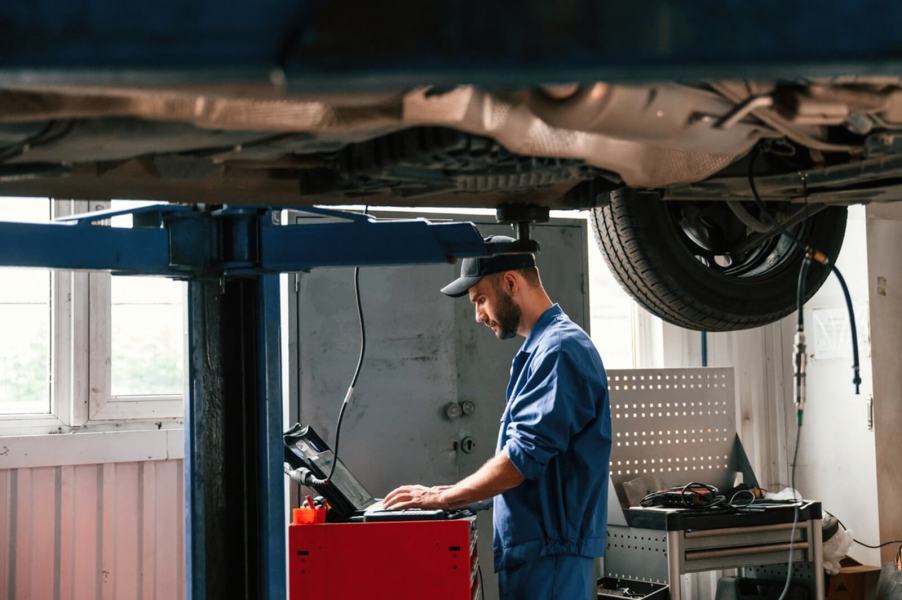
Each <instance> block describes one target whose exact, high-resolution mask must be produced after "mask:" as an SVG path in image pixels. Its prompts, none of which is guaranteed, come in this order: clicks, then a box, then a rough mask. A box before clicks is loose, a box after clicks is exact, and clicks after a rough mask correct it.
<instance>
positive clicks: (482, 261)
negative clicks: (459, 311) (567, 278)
mask: <svg viewBox="0 0 902 600" xmlns="http://www.w3.org/2000/svg"><path fill="white" fill-rule="evenodd" d="M485 241H486V243H488V244H492V243H496V244H497V243H512V242H515V241H516V240H515V239H514V238H512V237H508V236H506V235H493V236H489V237H487V238H485ZM534 266H536V259H535V257H534V256H533V255H532V254H529V253H525V252H524V253H519V254H498V255H496V256H489V257H486V258H465V259H463V260H462V261H461V263H460V277H458V278H457V279H455V280H454V281H452V282H451V283H449V284H448V285H446V286H445V287H443V288H442V293H443V294H445V295H446V296H451V297H452V298H459V297H460V296H463V295H464V294H466V293H467V291H469V289H470V288H471V287H473V286H474V285H476V284H477V283H478V282H479V280H480V279H482V278H483V277H485V276H486V275H491V274H492V273H503V272H504V271H515V270H517V269H527V268H529V267H534Z"/></svg>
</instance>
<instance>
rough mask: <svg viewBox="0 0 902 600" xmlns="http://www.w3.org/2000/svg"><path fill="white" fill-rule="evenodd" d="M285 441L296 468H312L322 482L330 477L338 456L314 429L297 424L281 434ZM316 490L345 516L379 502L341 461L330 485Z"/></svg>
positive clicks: (286, 455) (318, 487) (292, 464)
mask: <svg viewBox="0 0 902 600" xmlns="http://www.w3.org/2000/svg"><path fill="white" fill-rule="evenodd" d="M282 439H283V440H284V442H285V459H286V461H288V463H289V464H290V465H291V466H292V467H293V468H295V469H297V468H301V467H305V468H307V469H310V471H311V472H312V473H313V474H314V476H315V477H317V478H319V479H325V478H326V477H327V476H328V475H329V471H330V470H331V469H332V461H333V459H334V457H335V455H334V453H333V452H332V449H331V448H330V447H329V446H328V445H327V444H326V442H325V441H323V439H322V438H321V437H319V435H317V433H316V432H315V431H314V430H313V428H312V427H310V426H309V425H308V426H303V425H301V424H300V423H297V424H295V425H294V426H293V427H292V428H291V429H289V430H288V431H286V432H285V433H284V434H283V435H282ZM316 491H317V492H319V493H320V494H322V495H323V497H324V498H325V499H326V500H328V502H329V504H331V505H332V508H333V509H334V510H336V511H337V512H338V513H339V514H340V515H342V516H345V517H350V516H351V513H354V512H359V511H362V510H364V509H365V508H366V507H368V506H369V505H371V504H373V503H374V502H375V501H376V500H375V498H374V497H373V495H372V494H371V493H370V492H369V491H368V490H367V489H366V488H365V487H363V484H362V483H360V481H358V480H357V478H356V477H354V475H352V474H351V472H350V471H349V470H348V469H347V467H345V465H344V463H343V462H342V461H341V459H340V458H339V459H338V464H337V465H335V472H334V473H333V474H332V478H331V479H330V481H329V483H328V484H326V485H322V486H317V487H316Z"/></svg>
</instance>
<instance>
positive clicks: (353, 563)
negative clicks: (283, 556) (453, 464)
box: [288, 517, 480, 600]
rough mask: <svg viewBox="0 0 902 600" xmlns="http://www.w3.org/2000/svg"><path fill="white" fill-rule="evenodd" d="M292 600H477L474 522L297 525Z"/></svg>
mask: <svg viewBox="0 0 902 600" xmlns="http://www.w3.org/2000/svg"><path fill="white" fill-rule="evenodd" d="M288 549H289V556H288V573H289V596H288V597H289V599H290V600H357V599H360V600H363V599H366V600H383V599H384V600H423V599H424V598H428V599H429V600H474V599H476V598H479V591H480V590H479V585H480V581H479V579H480V578H479V577H478V576H477V555H476V519H475V517H469V518H463V519H450V520H436V521H386V522H369V523H321V524H292V525H291V526H289V528H288Z"/></svg>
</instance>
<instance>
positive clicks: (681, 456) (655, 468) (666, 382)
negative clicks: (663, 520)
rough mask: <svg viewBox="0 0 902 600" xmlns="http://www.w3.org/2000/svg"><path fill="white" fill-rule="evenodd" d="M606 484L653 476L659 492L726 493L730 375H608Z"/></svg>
mask: <svg viewBox="0 0 902 600" xmlns="http://www.w3.org/2000/svg"><path fill="white" fill-rule="evenodd" d="M608 386H609V393H610V402H611V419H612V424H613V435H614V439H613V447H612V449H611V481H612V482H613V484H614V487H615V489H616V491H617V495H618V497H619V498H620V500H621V503H623V501H624V499H625V497H624V495H623V487H622V484H623V482H624V481H629V480H632V479H635V478H637V477H640V476H641V475H653V476H655V477H657V478H658V479H660V480H661V482H662V484H663V485H664V486H676V485H684V484H686V483H688V482H690V481H699V482H703V483H709V484H712V485H715V486H717V487H719V488H721V489H726V488H729V487H731V485H732V479H733V470H734V469H736V468H737V467H736V465H733V464H731V463H732V462H733V461H732V460H731V457H732V456H733V446H734V442H735V439H736V417H735V411H736V409H735V406H736V403H735V393H734V387H733V369H732V368H703V369H643V370H612V371H608Z"/></svg>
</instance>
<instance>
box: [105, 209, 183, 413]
mask: <svg viewBox="0 0 902 600" xmlns="http://www.w3.org/2000/svg"><path fill="white" fill-rule="evenodd" d="M148 204H154V203H152V202H129V201H123V200H114V201H113V202H112V204H111V206H110V208H113V209H116V210H121V209H127V208H137V207H139V206H145V205H148ZM131 221H132V218H131V216H130V215H123V216H119V217H113V218H112V219H111V220H110V225H111V226H112V227H131V225H132V223H131ZM91 287H92V289H91V317H92V318H91V340H92V341H91V344H92V345H91V376H90V377H91V403H90V404H91V411H90V418H91V419H93V420H98V419H103V420H106V419H125V418H176V417H181V416H182V395H183V392H184V388H185V369H184V362H185V361H184V347H185V330H186V327H185V316H184V314H185V295H186V287H185V284H184V283H183V282H178V281H173V280H169V279H165V278H162V277H132V276H111V275H110V274H109V273H92V274H91Z"/></svg>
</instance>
